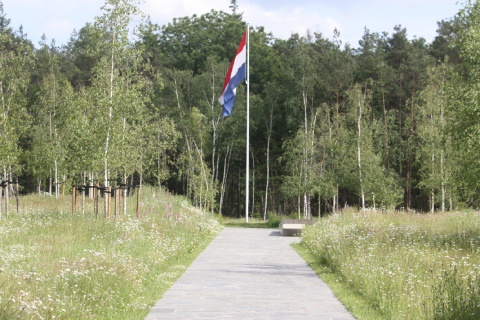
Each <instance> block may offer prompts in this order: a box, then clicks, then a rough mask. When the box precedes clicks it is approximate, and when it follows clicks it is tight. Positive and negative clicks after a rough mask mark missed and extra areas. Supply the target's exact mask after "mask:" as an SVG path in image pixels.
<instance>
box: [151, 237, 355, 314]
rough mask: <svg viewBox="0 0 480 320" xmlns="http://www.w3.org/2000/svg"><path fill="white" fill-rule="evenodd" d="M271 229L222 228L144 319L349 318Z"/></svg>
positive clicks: (286, 239) (286, 241) (292, 239)
mask: <svg viewBox="0 0 480 320" xmlns="http://www.w3.org/2000/svg"><path fill="white" fill-rule="evenodd" d="M298 241H299V238H296V237H281V236H280V233H279V232H278V231H277V230H274V229H239V228H225V229H223V230H222V231H221V232H220V234H219V235H218V236H217V237H216V238H215V239H214V240H213V241H212V243H211V244H210V245H209V246H208V247H207V248H206V249H205V250H204V251H203V252H202V253H201V254H200V256H198V258H197V259H196V260H195V261H194V262H193V264H192V265H191V266H190V267H189V268H188V269H187V271H186V272H185V273H184V274H183V275H182V277H180V279H178V280H177V282H175V284H174V285H173V286H172V287H171V288H170V289H169V290H168V291H167V292H166V293H165V295H164V297H163V298H162V299H160V300H159V301H158V302H157V304H156V305H155V306H154V307H153V308H152V310H151V311H150V314H149V315H148V316H147V318H146V319H148V320H153V319H162V320H163V319H309V320H310V319H317V320H320V319H354V317H353V316H352V315H350V314H349V313H348V312H347V310H346V309H345V307H344V306H343V305H342V304H341V303H340V302H339V301H338V300H337V299H336V298H335V297H334V295H333V293H332V292H331V291H330V289H328V287H327V286H326V284H325V283H324V282H323V281H322V280H320V279H319V278H318V277H317V275H316V274H315V273H314V272H313V271H312V269H310V267H308V265H307V264H306V263H305V261H303V259H302V258H300V256H299V255H298V254H297V253H296V252H295V250H293V248H292V247H291V246H290V244H291V243H292V242H298Z"/></svg>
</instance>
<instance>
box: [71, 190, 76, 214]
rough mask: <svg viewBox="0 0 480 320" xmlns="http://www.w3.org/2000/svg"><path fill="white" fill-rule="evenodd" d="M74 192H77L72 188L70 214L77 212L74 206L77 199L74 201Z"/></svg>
mask: <svg viewBox="0 0 480 320" xmlns="http://www.w3.org/2000/svg"><path fill="white" fill-rule="evenodd" d="M76 192H77V188H75V187H72V214H73V213H75V212H76V211H77V206H76V201H77V199H75V193H76Z"/></svg>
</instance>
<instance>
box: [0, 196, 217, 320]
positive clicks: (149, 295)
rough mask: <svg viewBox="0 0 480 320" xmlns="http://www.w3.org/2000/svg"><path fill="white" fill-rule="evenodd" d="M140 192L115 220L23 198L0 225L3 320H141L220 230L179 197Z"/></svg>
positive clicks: (46, 199) (61, 202)
mask: <svg viewBox="0 0 480 320" xmlns="http://www.w3.org/2000/svg"><path fill="white" fill-rule="evenodd" d="M142 194H143V196H142V199H141V206H140V209H139V212H138V213H135V212H134V211H135V209H133V210H132V207H134V206H135V205H134V201H131V202H132V204H131V205H130V208H129V211H128V212H129V213H128V214H127V215H126V216H123V215H121V216H118V217H117V219H116V221H113V220H110V221H108V220H106V219H105V218H104V217H103V216H99V217H98V218H96V217H95V216H94V215H93V214H92V213H91V212H89V210H86V214H85V215H84V216H83V215H81V214H79V213H76V214H74V215H72V213H71V207H70V205H71V204H70V201H69V200H68V199H65V198H63V199H59V200H57V201H55V200H54V199H52V198H51V197H44V196H42V197H37V196H29V197H25V198H23V199H21V203H22V213H21V214H10V215H9V217H8V218H5V217H4V218H3V219H2V220H0V234H1V235H2V236H1V238H0V319H12V318H20V319H54V318H59V319H90V318H95V319H143V318H145V316H146V315H147V314H148V312H149V310H150V308H151V307H152V306H153V305H154V304H155V302H156V301H157V300H158V299H159V298H160V297H161V296H162V295H163V293H164V292H165V291H166V290H167V289H168V288H169V287H170V286H171V285H172V284H173V282H174V281H175V280H176V279H177V278H178V277H179V276H180V275H181V274H182V273H183V272H184V271H185V270H186V268H187V267H188V265H190V263H191V262H192V261H193V260H194V259H195V258H196V256H197V255H198V254H199V253H200V252H201V251H202V250H203V249H204V248H205V247H206V246H207V245H208V243H209V242H210V241H211V240H212V239H213V237H214V236H215V235H216V234H217V233H218V232H219V230H220V229H221V226H220V224H219V223H218V222H217V220H215V219H214V218H213V217H212V216H211V215H209V214H205V213H203V212H201V211H200V210H198V209H196V208H193V207H192V206H190V205H189V202H188V201H187V200H185V199H183V198H179V197H171V196H169V195H168V194H165V193H159V192H154V191H153V190H148V192H147V190H146V189H144V191H143V192H142ZM44 208H47V209H44Z"/></svg>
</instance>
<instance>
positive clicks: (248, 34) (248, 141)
mask: <svg viewBox="0 0 480 320" xmlns="http://www.w3.org/2000/svg"><path fill="white" fill-rule="evenodd" d="M246 174H247V180H246V182H245V189H246V190H245V221H246V222H247V223H248V198H249V196H250V192H249V190H250V188H249V187H250V28H249V25H248V24H247V172H246Z"/></svg>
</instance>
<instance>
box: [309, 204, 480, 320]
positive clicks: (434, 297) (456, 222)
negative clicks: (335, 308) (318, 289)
mask: <svg viewBox="0 0 480 320" xmlns="http://www.w3.org/2000/svg"><path fill="white" fill-rule="evenodd" d="M300 246H301V247H302V248H303V250H305V251H307V253H308V255H309V257H310V261H309V262H310V263H311V264H314V265H315V266H316V267H317V269H318V268H319V267H320V268H324V269H328V270H329V272H330V274H335V278H336V280H334V282H335V281H337V282H342V283H344V284H346V285H347V287H348V290H349V291H351V293H352V294H353V296H355V295H356V296H357V297H358V300H356V299H355V298H353V299H352V298H350V299H347V300H342V298H341V297H339V298H340V299H341V300H342V302H343V303H344V304H345V305H346V306H347V308H348V309H349V310H350V311H351V312H352V313H353V314H354V315H355V316H356V317H357V318H358V319H368V320H370V319H373V318H378V319H463V320H465V319H480V213H479V212H473V211H469V212H456V213H451V212H449V213H443V214H440V213H437V214H421V215H419V214H407V213H387V214H382V213H378V212H366V213H356V212H348V213H344V214H341V215H333V216H331V217H328V218H323V219H321V220H319V221H318V222H317V223H316V224H315V225H312V226H309V227H306V228H305V229H304V231H303V232H302V242H301V244H300ZM329 272H325V273H326V274H328V273H329ZM327 282H328V281H327ZM334 291H335V290H334ZM352 294H350V297H351V296H352ZM360 300H361V301H360ZM365 309H369V310H365ZM357 311H358V312H357ZM365 311H366V312H365Z"/></svg>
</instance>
